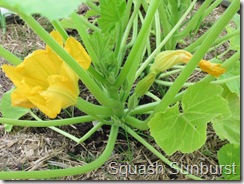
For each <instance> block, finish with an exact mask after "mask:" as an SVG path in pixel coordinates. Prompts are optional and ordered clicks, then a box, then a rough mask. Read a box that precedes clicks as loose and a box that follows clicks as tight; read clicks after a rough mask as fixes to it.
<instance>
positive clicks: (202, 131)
mask: <svg viewBox="0 0 244 184" xmlns="http://www.w3.org/2000/svg"><path fill="white" fill-rule="evenodd" d="M221 93H222V88H221V87H220V86H217V85H214V84H206V83H202V82H201V83H197V84H195V85H193V86H191V87H189V88H188V90H187V92H186V93H185V94H184V96H183V98H182V110H181V111H180V110H179V107H178V104H176V105H174V106H173V107H171V108H168V109H167V110H166V111H165V112H162V113H158V114H156V116H155V117H154V118H152V119H151V121H150V122H149V123H148V126H149V128H150V132H151V135H152V137H154V139H155V141H156V143H157V144H158V145H159V146H160V147H161V148H162V149H163V150H164V151H165V152H166V153H167V154H168V155H171V154H173V153H174V152H176V151H177V150H179V151H181V152H183V153H190V152H193V151H195V150H197V149H199V148H200V147H201V146H202V145H203V144H204V143H205V141H206V128H207V123H208V122H209V121H211V120H212V119H213V118H215V117H217V116H221V117H226V118H227V117H229V116H230V110H229V107H228V103H227V101H226V100H224V99H223V98H222V97H221Z"/></svg>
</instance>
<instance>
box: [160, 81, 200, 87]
mask: <svg viewBox="0 0 244 184" xmlns="http://www.w3.org/2000/svg"><path fill="white" fill-rule="evenodd" d="M155 82H156V83H157V84H160V85H163V86H172V85H173V84H174V82H168V81H162V80H155ZM193 84H195V83H194V82H185V83H184V85H183V86H182V87H189V86H192V85H193Z"/></svg>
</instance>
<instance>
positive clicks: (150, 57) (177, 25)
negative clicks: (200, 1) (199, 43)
mask: <svg viewBox="0 0 244 184" xmlns="http://www.w3.org/2000/svg"><path fill="white" fill-rule="evenodd" d="M196 1H197V0H194V1H193V2H192V3H191V5H190V6H189V8H188V9H187V10H186V12H185V13H184V15H183V16H182V17H181V19H180V20H179V22H178V23H177V24H176V25H175V26H174V28H173V29H172V30H171V31H170V32H169V33H168V34H167V36H166V37H165V38H164V39H163V41H162V42H161V43H160V44H159V46H158V47H157V48H156V49H155V50H154V51H153V53H152V54H151V55H150V56H149V57H148V58H147V59H146V61H144V62H143V64H142V65H141V66H140V68H139V69H138V70H137V72H136V76H135V79H134V80H136V79H137V78H138V77H139V76H140V74H141V72H142V71H143V70H144V69H145V68H146V67H147V66H148V64H149V63H150V62H151V61H152V60H153V58H154V57H155V56H156V55H157V54H158V52H159V51H160V50H161V48H162V47H163V46H164V45H165V44H166V43H167V42H168V40H170V39H171V37H172V36H173V34H174V33H175V31H176V30H178V29H179V27H180V25H181V24H182V22H183V21H184V20H185V18H186V16H187V15H188V13H189V12H190V11H191V9H192V8H193V6H194V4H195V3H196Z"/></svg>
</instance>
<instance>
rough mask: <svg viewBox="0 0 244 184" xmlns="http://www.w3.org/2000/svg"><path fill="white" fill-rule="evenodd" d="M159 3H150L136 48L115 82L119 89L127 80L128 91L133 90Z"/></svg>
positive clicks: (134, 47) (153, 0) (155, 1)
mask: <svg viewBox="0 0 244 184" xmlns="http://www.w3.org/2000/svg"><path fill="white" fill-rule="evenodd" d="M159 2H160V1H158V0H152V1H151V3H150V6H149V9H148V11H147V14H146V18H145V22H144V24H143V25H142V28H141V31H140V33H139V35H138V37H137V39H136V42H135V44H134V46H133V47H132V50H131V52H130V54H129V56H128V58H127V60H126V62H125V65H124V66H123V68H122V70H121V72H120V75H119V77H118V78H117V80H116V82H115V86H116V87H117V89H119V88H120V86H121V85H122V84H123V82H124V81H125V80H126V78H127V80H128V86H129V87H128V89H129V90H130V89H131V86H132V84H133V82H134V75H135V71H136V69H137V67H138V65H139V63H140V61H141V60H140V59H141V54H142V52H143V50H144V46H145V43H146V38H147V37H148V35H149V31H150V28H151V24H152V21H153V17H154V14H155V12H156V10H157V8H158V5H159Z"/></svg>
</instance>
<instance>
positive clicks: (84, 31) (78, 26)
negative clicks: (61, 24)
mask: <svg viewBox="0 0 244 184" xmlns="http://www.w3.org/2000/svg"><path fill="white" fill-rule="evenodd" d="M70 17H71V19H72V21H73V22H74V25H75V27H76V29H77V31H78V33H79V35H80V37H81V40H82V41H83V43H84V45H85V47H86V49H87V51H88V53H89V55H90V56H91V58H92V61H93V62H98V58H97V55H96V53H95V51H94V49H93V47H92V45H91V42H90V39H89V35H88V33H87V29H86V28H85V26H84V25H83V23H82V21H81V19H80V16H79V15H78V14H77V13H75V12H74V13H72V14H71V15H70Z"/></svg>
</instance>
